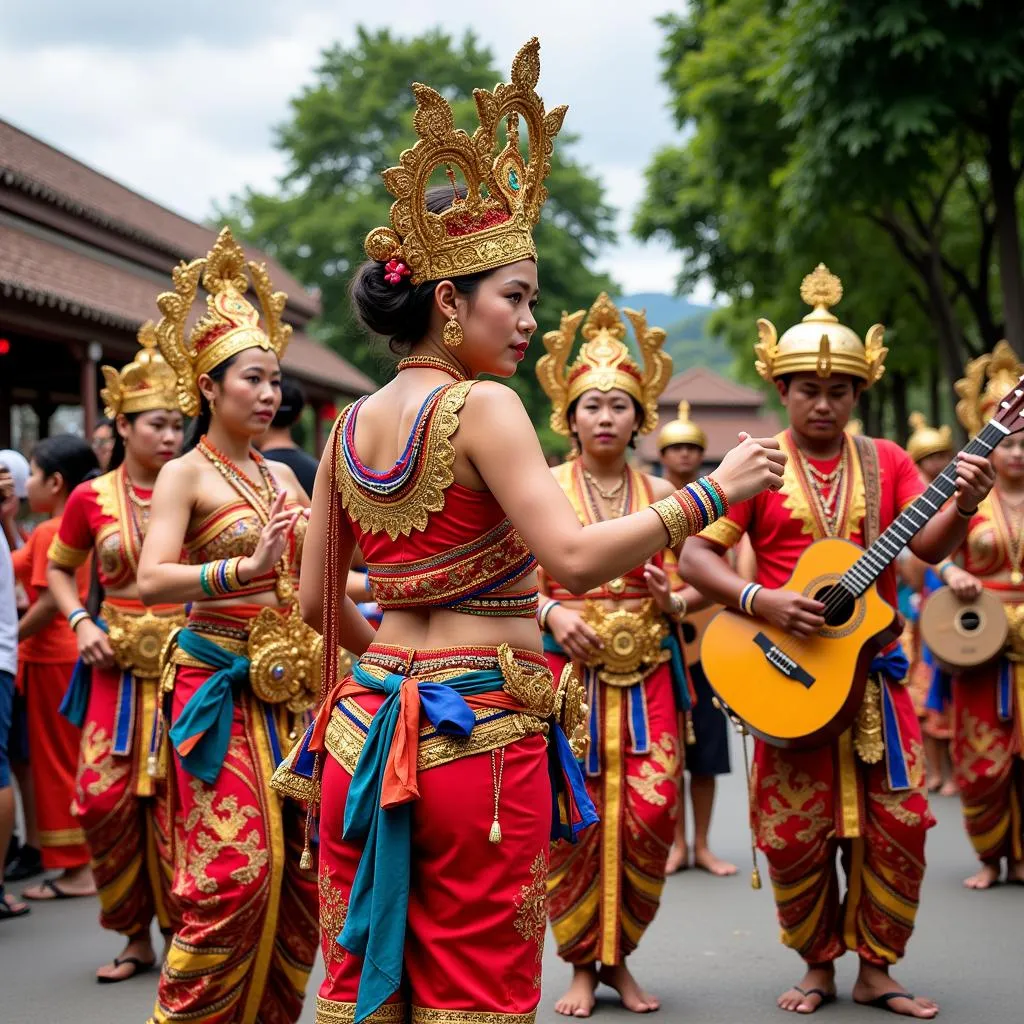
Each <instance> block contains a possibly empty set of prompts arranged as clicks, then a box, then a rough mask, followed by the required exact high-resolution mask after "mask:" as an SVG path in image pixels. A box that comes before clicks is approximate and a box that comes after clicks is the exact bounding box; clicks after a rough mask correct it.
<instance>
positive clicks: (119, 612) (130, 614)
mask: <svg viewBox="0 0 1024 1024" xmlns="http://www.w3.org/2000/svg"><path fill="white" fill-rule="evenodd" d="M100 615H101V617H102V618H103V619H104V620H105V621H106V623H107V626H108V628H109V636H110V646H111V647H112V648H113V649H114V660H115V661H116V662H117V664H118V666H119V667H120V668H122V669H130V670H131V671H132V672H133V673H134V674H135V675H136V676H138V677H139V678H140V679H159V678H160V655H161V653H162V652H163V649H164V645H165V644H166V643H167V640H168V638H169V637H170V635H171V633H173V632H174V630H175V629H177V628H178V627H179V626H184V625H185V612H184V611H183V610H182V611H172V612H162V613H158V612H154V611H152V610H151V609H149V608H144V609H143V608H140V609H139V610H137V611H136V610H135V609H127V608H122V607H120V606H118V605H115V604H111V603H110V602H109V601H104V602H103V604H102V606H101V607H100Z"/></svg>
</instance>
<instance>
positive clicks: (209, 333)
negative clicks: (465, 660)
mask: <svg viewBox="0 0 1024 1024" xmlns="http://www.w3.org/2000/svg"><path fill="white" fill-rule="evenodd" d="M246 271H248V277H249V278H250V279H251V284H252V287H253V289H254V290H255V292H256V294H257V296H258V297H259V299H260V302H261V305H262V307H263V312H264V316H265V318H266V325H265V326H266V333H265V332H264V330H263V329H262V328H261V327H260V324H259V317H258V314H257V312H256V310H255V309H254V308H253V307H252V306H251V305H250V304H249V302H248V301H247V300H246V299H245V297H244V293H245V289H246V287H247V286H248V284H249V281H248V280H247V277H246ZM200 279H202V283H203V287H204V288H205V289H206V290H207V292H208V293H209V297H208V299H207V312H206V315H205V316H204V317H203V319H201V320H200V321H199V323H198V324H197V325H196V327H195V328H194V329H193V331H192V333H191V336H190V338H189V340H188V341H186V339H185V322H186V318H187V317H188V313H189V311H190V309H191V307H192V301H193V299H194V297H195V294H196V289H197V287H198V284H199V281H200ZM174 281H175V287H176V291H175V292H174V293H166V294H164V295H162V296H161V297H160V299H159V305H160V308H161V310H162V311H163V313H164V318H163V320H161V322H160V324H159V325H158V327H157V337H158V340H159V344H160V349H161V351H162V353H163V356H164V358H165V359H166V360H167V362H168V363H169V364H170V365H171V366H172V368H174V370H175V372H176V375H177V388H178V397H179V402H180V404H181V406H182V408H183V409H184V410H185V411H186V412H190V413H192V414H194V413H195V412H196V411H197V409H198V393H197V391H196V385H195V381H196V378H197V377H198V376H199V375H200V374H201V373H203V372H206V371H207V370H209V369H212V368H213V367H215V366H217V365H219V364H220V363H221V362H223V361H224V360H225V359H227V358H229V357H230V356H232V355H234V354H235V353H237V352H240V351H243V350H245V349H247V348H253V347H260V348H263V349H269V350H272V351H274V352H275V353H276V354H277V355H278V357H280V356H281V355H282V353H283V351H284V348H285V346H286V344H287V340H288V335H289V333H290V328H288V327H287V325H285V324H283V323H282V322H281V319H280V314H281V310H282V309H283V308H284V305H285V297H284V295H282V294H281V293H273V294H272V293H271V287H270V283H269V281H268V279H267V276H266V270H265V268H264V267H262V266H258V265H256V264H253V263H247V262H246V260H245V255H244V252H243V251H242V249H241V247H240V246H239V245H238V244H237V243H236V242H235V241H234V239H233V238H232V237H231V234H230V232H229V231H228V230H227V229H226V228H225V229H224V231H222V232H221V235H220V237H219V238H218V240H217V244H216V245H215V246H214V248H213V249H212V250H211V251H210V253H208V254H207V256H206V257H205V258H203V259H199V260H195V261H193V262H192V263H190V264H188V265H182V266H180V267H178V268H177V269H176V270H175V272H174ZM197 450H198V451H200V452H201V453H202V454H203V455H204V456H205V457H206V458H207V459H208V460H209V461H210V463H211V464H212V465H214V466H215V467H216V468H217V469H218V470H219V472H220V473H221V475H222V476H223V477H224V479H225V480H226V481H227V483H228V484H229V485H230V486H231V487H232V488H233V489H234V490H235V491H236V493H237V495H238V498H237V499H236V500H234V501H231V502H227V503H225V504H224V505H222V506H221V507H219V508H217V509H216V510H215V511H213V512H212V513H208V514H204V515H202V516H200V515H196V514H193V515H192V517H191V519H190V521H189V524H188V528H187V532H186V535H185V556H184V560H185V561H187V562H188V563H189V564H192V565H198V564H208V563H212V562H215V561H217V560H220V559H225V558H231V557H234V556H245V555H251V554H252V553H253V551H254V550H255V549H256V546H257V543H258V540H259V536H260V532H261V530H262V529H263V526H264V525H265V524H266V523H267V522H268V520H269V515H270V507H271V505H272V504H273V501H274V498H275V496H276V494H277V490H278V485H277V482H276V480H275V479H274V477H273V475H272V473H271V472H270V470H269V469H268V468H267V466H266V464H265V463H264V461H263V460H262V459H261V458H260V457H259V456H258V454H256V453H253V458H254V459H255V461H256V463H257V466H258V468H259V472H260V483H259V485H258V486H257V485H256V484H254V483H253V481H251V480H250V479H249V478H248V477H247V476H245V474H244V473H243V472H242V471H241V470H240V469H239V468H238V467H237V466H235V465H234V464H233V463H231V462H230V461H229V460H228V459H226V458H225V457H224V456H223V455H221V454H220V453H219V452H217V451H216V450H215V449H214V448H213V447H212V446H211V445H210V444H209V442H208V441H207V440H206V439H205V438H203V440H201V441H200V443H199V446H198V449H197ZM290 506H291V507H297V506H296V505H295V503H294V502H292V503H290ZM286 507H288V506H286ZM304 535H305V519H304V518H303V517H302V516H300V517H299V519H298V522H297V523H296V527H295V530H294V531H293V533H292V535H291V537H290V539H289V542H288V545H287V546H286V551H285V555H284V556H283V558H282V561H281V563H279V565H278V567H277V568H276V570H275V571H273V572H271V573H270V574H268V575H267V576H263V577H259V578H257V579H254V580H252V581H250V582H249V583H248V584H247V585H246V586H244V587H236V588H235V589H233V590H232V592H231V595H230V596H232V597H234V596H237V595H241V596H243V597H244V596H253V595H256V594H261V593H268V592H270V593H276V596H277V599H278V602H279V606H278V607H269V606H267V605H260V604H243V603H233V604H230V605H220V606H217V607H208V605H209V602H207V601H205V600H200V601H195V602H194V603H193V604H192V605H191V609H190V612H189V617H188V621H187V624H186V628H184V629H182V630H181V631H180V632H178V633H177V634H176V636H175V638H174V641H173V643H172V644H171V645H169V649H168V650H167V652H166V660H165V667H164V675H163V680H164V687H165V689H166V690H170V691H172V692H171V693H170V694H169V701H168V702H167V705H166V706H167V711H168V716H169V722H170V730H169V736H170V740H171V745H172V747H173V755H172V757H171V758H170V764H169V765H168V769H167V776H168V783H167V785H168V800H169V804H170V807H171V811H172V820H173V822H174V828H173V836H172V845H173V863H174V889H173V895H174V904H175V909H176V911H177V913H178V914H179V916H180V920H179V923H178V926H177V930H176V933H175V936H174V939H173V941H172V944H171V948H170V951H169V953H168V956H167V959H166V961H165V963H164V966H163V971H162V973H161V976H160V986H159V990H158V993H157V1001H156V1007H155V1009H154V1011H153V1020H154V1021H156V1022H164V1021H202V1022H204V1024H227V1022H232V1024H255V1022H256V1021H274V1022H287V1021H296V1020H298V1018H299V1015H300V1013H301V1012H302V1004H303V999H304V996H305V988H306V983H307V980H308V976H309V971H310V970H311V968H312V965H313V960H314V957H315V953H316V937H317V936H316V920H315V907H316V877H315V875H314V874H313V872H311V871H309V870H307V869H304V868H303V867H302V866H301V864H300V857H301V852H302V847H303V810H302V808H301V807H300V806H298V805H297V804H295V803H294V802H292V801H290V800H287V799H285V798H284V797H282V796H280V795H279V794H277V793H275V792H273V791H272V790H271V788H270V778H271V776H272V775H273V773H274V771H275V769H276V767H277V765H278V764H279V763H280V761H281V760H282V759H283V758H284V756H285V755H287V754H288V753H289V751H290V750H291V747H292V746H293V745H294V742H295V739H296V738H297V736H298V734H299V732H300V731H301V729H302V727H303V725H304V721H305V716H306V713H307V712H308V709H309V708H310V707H311V706H312V704H313V703H314V702H315V693H316V691H317V690H318V689H319V672H318V670H319V655H318V653H317V651H318V645H319V637H318V636H316V634H314V633H313V632H312V631H311V630H309V629H308V627H306V626H305V624H304V623H302V621H301V619H300V617H299V614H298V607H297V601H296V600H295V594H294V589H295V587H294V584H295V575H294V567H297V566H298V564H299V559H300V557H301V548H302V541H303V537H304Z"/></svg>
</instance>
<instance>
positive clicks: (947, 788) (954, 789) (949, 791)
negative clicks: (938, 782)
mask: <svg viewBox="0 0 1024 1024" xmlns="http://www.w3.org/2000/svg"><path fill="white" fill-rule="evenodd" d="M959 795H960V787H959V786H958V785H957V784H956V779H946V781H945V782H944V783H943V784H942V788H941V789H940V790H939V796H959Z"/></svg>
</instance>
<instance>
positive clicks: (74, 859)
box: [11, 516, 89, 871]
mask: <svg viewBox="0 0 1024 1024" xmlns="http://www.w3.org/2000/svg"><path fill="white" fill-rule="evenodd" d="M60 522H61V520H60V517H59V516H57V517H55V518H53V519H47V520H46V521H45V522H42V523H40V524H39V525H38V526H37V527H36V528H35V529H34V530H33V531H32V532H31V533H30V534H29V536H28V540H27V541H26V542H25V545H24V546H23V547H21V548H18V550H17V551H13V552H11V561H12V563H13V565H14V576H15V579H17V581H18V582H19V583H20V584H21V585H22V586H23V587H24V588H25V593H26V594H27V595H28V599H29V602H30V603H32V604H34V603H35V602H36V600H37V599H38V597H39V592H40V591H41V590H43V589H45V588H46V587H47V586H48V584H47V581H46V567H47V551H48V550H49V548H50V545H51V543H52V542H53V539H54V537H56V536H57V531H58V530H59V529H60ZM76 580H77V583H78V591H79V595H80V597H81V598H82V600H83V601H84V600H85V597H86V595H87V594H88V593H89V569H88V567H87V566H85V565H83V566H82V567H81V568H80V570H79V572H78V574H77V577H76ZM77 660H78V644H77V643H76V642H75V635H74V633H72V632H71V627H70V626H69V625H68V624H67V621H66V620H65V619H64V617H63V616H62V615H59V614H58V615H55V616H54V617H53V619H51V621H50V622H49V623H48V624H47V625H46V626H44V627H43V628H42V629H41V630H40V631H39V632H38V633H36V634H35V636H30V637H27V638H26V639H24V640H22V641H21V643H20V644H19V645H18V689H19V690H20V691H21V693H22V694H23V695H24V698H25V711H26V720H27V723H28V750H29V755H28V758H29V769H30V771H31V772H32V783H33V787H34V789H35V800H36V817H37V820H38V822H39V845H40V848H41V850H42V856H43V867H44V868H46V869H47V870H48V871H51V870H55V869H57V868H63V869H67V870H71V869H74V868H80V867H83V866H84V865H85V864H88V863H89V848H88V847H87V846H86V844H85V833H84V832H83V831H82V827H81V825H80V824H79V823H78V822H77V821H76V820H75V817H74V815H73V814H72V813H71V803H72V800H73V799H74V795H75V768H76V766H77V764H78V744H79V740H80V739H81V736H82V732H81V730H80V729H79V728H77V727H76V726H74V725H72V724H71V723H70V722H68V721H67V720H66V719H65V718H63V717H62V716H61V714H60V712H59V710H58V709H59V708H60V703H61V700H62V699H63V697H64V691H65V690H67V688H68V682H69V680H70V679H71V674H72V672H73V671H74V668H75V662H76V661H77Z"/></svg>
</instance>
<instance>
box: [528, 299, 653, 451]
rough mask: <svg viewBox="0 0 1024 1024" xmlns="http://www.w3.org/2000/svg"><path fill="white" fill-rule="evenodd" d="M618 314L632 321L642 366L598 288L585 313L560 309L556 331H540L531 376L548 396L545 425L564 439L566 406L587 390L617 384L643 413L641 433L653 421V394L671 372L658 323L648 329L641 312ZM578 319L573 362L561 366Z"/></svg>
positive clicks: (566, 433) (619, 319) (607, 388)
mask: <svg viewBox="0 0 1024 1024" xmlns="http://www.w3.org/2000/svg"><path fill="white" fill-rule="evenodd" d="M622 312H623V313H625V314H626V316H627V317H628V318H629V320H630V323H632V325H633V331H634V333H635V334H636V340H637V344H638V345H639V347H640V352H641V354H642V355H643V369H641V368H640V367H639V366H638V365H637V364H636V363H635V362H634V361H633V359H632V358H631V357H630V354H629V349H628V348H627V347H626V344H625V341H624V339H625V337H626V325H625V324H624V323H623V322H622V317H621V316H620V315H619V311H618V309H617V308H616V306H615V303H613V302H612V300H611V299H609V298H608V295H607V294H606V293H605V292H601V294H600V295H599V296H598V297H597V301H595V303H594V304H593V306H591V307H590V311H589V312H587V311H585V310H582V309H581V310H578V311H577V312H576V313H563V314H562V323H561V326H560V327H559V328H558V330H557V331H548V333H547V334H545V335H544V347H545V348H546V349H547V354H546V355H543V356H541V357H540V359H538V360H537V379H538V380H539V381H540V386H541V387H542V388H543V389H544V391H545V393H546V394H547V396H548V398H550V399H551V429H552V430H554V431H556V432H557V433H559V434H562V435H564V436H565V437H568V436H569V434H570V431H569V418H568V410H569V406H570V405H572V403H573V402H575V401H576V399H577V398H579V397H580V395H582V394H583V392H584V391H589V390H590V389H591V388H597V389H598V391H606V392H607V391H611V390H612V389H613V388H618V389H620V390H621V391H625V392H626V394H627V395H630V396H631V397H633V398H635V399H636V401H637V402H639V404H640V407H641V408H642V409H643V411H644V421H643V423H642V424H641V425H640V433H641V434H649V433H650V432H651V431H652V430H653V429H654V428H655V427H656V426H657V425H658V397H659V396H660V395H661V393H662V391H664V390H665V385H666V384H668V380H669V377H670V376H671V375H672V357H671V356H669V355H668V354H666V353H665V352H662V350H661V346H662V344H663V343H664V341H665V332H664V331H663V330H662V329H661V328H660V327H648V326H647V316H646V315H645V314H644V313H642V312H641V313H638V312H636V310H633V309H623V310H622ZM584 317H586V321H585V322H583V318H584ZM581 322H583V330H582V332H581V333H582V334H583V337H584V338H585V339H586V340H585V341H584V343H583V345H582V347H581V348H580V352H579V355H578V356H577V358H576V362H574V363H573V364H572V366H570V367H569V368H568V370H567V369H566V363H567V362H568V360H569V353H570V352H571V351H572V346H573V343H574V342H575V340H576V330H577V328H578V327H579V326H580V323H581Z"/></svg>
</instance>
